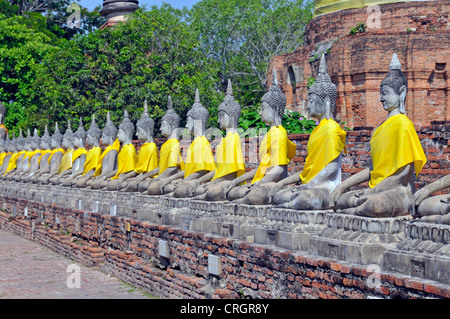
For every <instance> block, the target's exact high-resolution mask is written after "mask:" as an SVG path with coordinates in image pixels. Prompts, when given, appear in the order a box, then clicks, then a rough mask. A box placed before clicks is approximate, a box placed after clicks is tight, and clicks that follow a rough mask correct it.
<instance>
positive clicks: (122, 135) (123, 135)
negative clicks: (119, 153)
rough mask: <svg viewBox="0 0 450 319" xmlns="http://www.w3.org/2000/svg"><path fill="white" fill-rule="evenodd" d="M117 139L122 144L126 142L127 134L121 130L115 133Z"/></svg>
mask: <svg viewBox="0 0 450 319" xmlns="http://www.w3.org/2000/svg"><path fill="white" fill-rule="evenodd" d="M117 138H118V139H119V141H120V142H121V143H124V142H126V141H127V140H128V136H127V134H126V133H125V132H124V131H123V130H122V129H119V131H118V132H117Z"/></svg>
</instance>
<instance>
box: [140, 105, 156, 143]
mask: <svg viewBox="0 0 450 319" xmlns="http://www.w3.org/2000/svg"><path fill="white" fill-rule="evenodd" d="M154 130H155V121H154V120H153V119H152V118H151V117H150V116H149V115H148V105H147V100H145V102H144V112H143V113H142V116H141V118H140V119H139V120H138V121H137V123H136V135H137V137H138V139H139V140H140V141H152V140H153V133H154Z"/></svg>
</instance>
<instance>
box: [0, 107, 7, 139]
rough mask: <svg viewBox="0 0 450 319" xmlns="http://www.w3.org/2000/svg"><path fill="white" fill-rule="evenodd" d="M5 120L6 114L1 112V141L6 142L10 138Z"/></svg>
mask: <svg viewBox="0 0 450 319" xmlns="http://www.w3.org/2000/svg"><path fill="white" fill-rule="evenodd" d="M0 103H1V102H0ZM3 107H4V106H3ZM5 112H6V109H5ZM4 119H5V118H4V114H3V113H1V112H0V141H5V140H6V138H7V136H8V129H7V128H6V126H5V124H4V123H3V120H4Z"/></svg>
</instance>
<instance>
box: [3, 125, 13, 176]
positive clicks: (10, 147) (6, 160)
mask: <svg viewBox="0 0 450 319" xmlns="http://www.w3.org/2000/svg"><path fill="white" fill-rule="evenodd" d="M12 135H13V137H12V138H11V139H9V136H7V137H6V140H5V142H4V144H5V151H6V152H7V154H6V155H5V158H4V159H3V164H2V167H1V170H0V173H1V176H0V177H1V178H2V179H5V174H6V171H7V170H8V168H9V167H10V162H12V161H13V160H14V157H15V156H16V155H15V154H16V152H17V150H16V136H15V133H14V132H13V134H12ZM8 153H9V155H8Z"/></svg>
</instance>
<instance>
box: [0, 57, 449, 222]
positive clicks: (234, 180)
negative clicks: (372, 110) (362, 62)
mask: <svg viewBox="0 0 450 319" xmlns="http://www.w3.org/2000/svg"><path fill="white" fill-rule="evenodd" d="M407 85H408V83H407V80H406V78H405V76H404V74H403V73H402V71H401V64H400V62H399V60H398V57H397V55H396V54H394V55H393V57H392V61H391V63H390V65H389V72H388V74H387V76H386V77H385V78H384V79H383V80H382V82H381V84H380V101H381V104H382V106H383V109H384V111H386V112H387V117H386V120H385V121H384V122H383V123H382V124H381V125H380V126H378V127H377V128H376V129H375V130H374V132H373V135H372V137H371V141H370V147H371V150H370V158H371V161H370V167H367V168H365V169H363V170H362V171H360V172H359V173H357V174H354V175H351V176H350V177H349V178H348V179H346V180H344V181H341V179H342V177H341V162H342V156H343V153H345V152H346V148H345V140H346V132H345V131H344V130H342V129H341V127H340V125H339V124H338V123H337V122H336V121H335V119H334V117H335V114H336V98H337V88H336V85H335V84H334V83H333V82H332V81H331V78H330V76H329V75H328V73H327V66H326V60H325V56H324V55H323V56H322V58H321V61H320V67H319V71H318V77H317V80H316V82H315V83H314V84H313V85H312V86H311V87H310V88H309V91H308V105H307V109H308V112H309V115H310V117H313V118H317V120H318V121H319V124H318V126H317V127H316V128H315V129H314V130H313V131H312V133H311V134H310V137H309V140H308V143H307V153H308V155H307V157H306V159H305V163H304V166H303V170H302V171H301V172H300V173H294V174H291V175H290V174H289V171H288V164H289V162H290V161H291V160H292V158H293V157H294V156H295V154H296V145H295V144H294V143H293V142H292V141H290V140H289V139H288V135H287V132H286V130H285V128H284V127H283V126H282V117H283V114H284V111H285V107H286V97H285V95H284V93H283V92H282V91H281V89H280V88H279V86H278V81H277V75H276V70H275V69H274V72H273V79H272V84H271V86H270V88H269V90H268V92H267V93H266V94H265V95H264V96H263V97H262V101H261V102H262V103H261V111H260V115H261V119H262V121H264V122H265V123H267V124H268V125H269V126H270V129H269V130H268V131H267V133H266V134H265V135H264V138H263V140H262V142H261V143H260V146H259V166H258V168H257V169H253V170H249V171H246V164H245V161H244V157H243V155H242V146H241V139H240V136H239V134H238V130H237V127H238V123H239V117H240V115H241V106H240V105H239V103H238V102H237V101H236V100H235V98H234V97H233V91H232V85H231V82H230V81H229V83H228V89H227V92H226V96H225V99H224V101H223V103H222V104H220V106H219V108H218V123H219V126H220V128H221V129H224V130H226V136H225V137H223V138H222V140H221V142H220V144H219V145H218V146H217V148H216V152H215V157H214V155H213V152H212V147H211V145H210V142H209V141H208V139H207V137H206V136H205V129H206V123H207V121H208V118H209V111H208V110H207V108H205V107H204V106H203V105H202V104H201V102H200V97H199V92H198V90H197V92H196V97H195V103H194V104H193V106H192V108H191V109H190V110H189V112H188V113H187V124H186V129H187V131H188V132H189V133H190V134H193V137H194V139H193V141H192V143H191V144H190V146H189V148H188V149H187V154H186V155H185V157H184V158H183V157H182V156H181V151H180V150H181V147H180V141H179V139H178V137H179V131H180V129H179V124H180V117H179V116H178V114H176V112H175V110H174V109H173V105H172V101H171V99H170V97H169V102H168V108H167V111H166V113H165V115H164V116H163V118H162V120H161V128H160V130H161V134H162V135H163V136H164V137H166V141H165V143H164V144H163V145H162V146H161V148H160V150H159V151H158V148H157V146H156V144H155V142H154V140H153V136H154V126H155V122H154V120H153V119H152V118H151V117H150V116H149V114H148V107H147V104H146V103H145V107H144V112H143V114H142V116H141V118H140V119H139V120H138V121H137V123H136V126H135V125H134V124H133V123H132V122H131V121H130V119H129V116H128V113H127V111H125V112H124V118H123V121H122V123H121V124H120V125H119V127H118V128H116V127H115V126H114V124H113V122H112V121H111V119H110V115H109V113H108V115H107V121H106V125H105V127H104V128H103V130H101V129H100V128H99V127H98V125H97V124H96V122H95V116H93V117H92V123H91V125H90V128H89V130H88V131H87V132H86V131H85V130H84V128H83V123H82V122H81V119H80V125H79V128H78V130H77V131H76V132H75V133H74V132H73V131H72V129H71V126H70V122H69V123H68V128H67V130H66V131H65V133H64V135H63V134H62V133H61V132H60V131H59V129H58V124H57V123H56V125H55V132H54V133H53V135H52V136H50V134H49V133H48V129H47V128H46V129H45V133H44V134H43V136H42V137H39V135H38V133H37V131H36V130H35V131H34V135H33V136H31V134H30V132H28V137H26V138H24V137H23V136H22V133H21V134H20V136H19V137H18V138H15V137H14V138H13V140H9V138H6V139H5V140H4V141H3V142H2V143H1V144H0V152H1V155H0V177H1V178H2V179H4V180H13V181H20V182H27V183H37V184H49V185H62V186H66V187H78V188H90V189H96V190H109V191H124V192H141V193H144V194H148V195H154V196H157V195H167V196H173V197H177V198H193V199H198V200H203V201H231V202H234V203H242V204H249V205H268V204H272V205H274V206H275V207H281V208H288V209H297V210H324V209H334V211H336V212H337V213H341V214H352V215H359V216H369V217H379V218H383V217H397V216H405V215H413V216H415V217H427V218H428V217H429V216H439V218H440V219H441V220H442V219H443V218H444V219H445V220H446V221H447V222H446V223H448V219H449V218H448V217H449V213H450V205H449V204H450V203H449V196H448V195H441V196H431V195H432V194H433V193H435V192H436V191H439V190H442V189H445V188H447V187H449V186H450V184H449V180H450V178H449V176H446V177H444V178H442V179H440V180H438V181H436V182H434V183H432V184H429V185H428V186H426V187H424V188H423V189H421V190H420V191H418V192H415V188H414V181H415V178H416V177H417V176H418V174H419V172H420V171H421V169H422V167H423V166H424V165H425V163H426V161H427V159H426V156H425V154H424V151H423V148H422V146H421V144H420V141H419V138H418V135H417V133H416V131H415V129H414V125H413V123H412V122H411V121H410V120H409V119H408V117H407V116H406V114H405V99H406V94H407ZM380 111H381V110H380ZM0 116H1V115H0ZM1 129H5V130H6V128H4V127H3V128H0V130H1ZM134 134H136V135H137V137H138V139H139V140H140V141H142V142H143V144H142V146H141V148H140V149H139V151H138V152H137V151H136V148H135V146H134V144H133V142H132V139H133V136H134ZM100 141H101V144H102V145H103V146H104V147H103V149H102V148H101V147H100ZM85 145H88V146H89V147H88V149H89V150H87V149H86V148H85ZM363 182H368V187H367V188H362V189H361V187H359V188H358V187H356V190H355V186H358V185H359V184H361V183H363Z"/></svg>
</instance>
